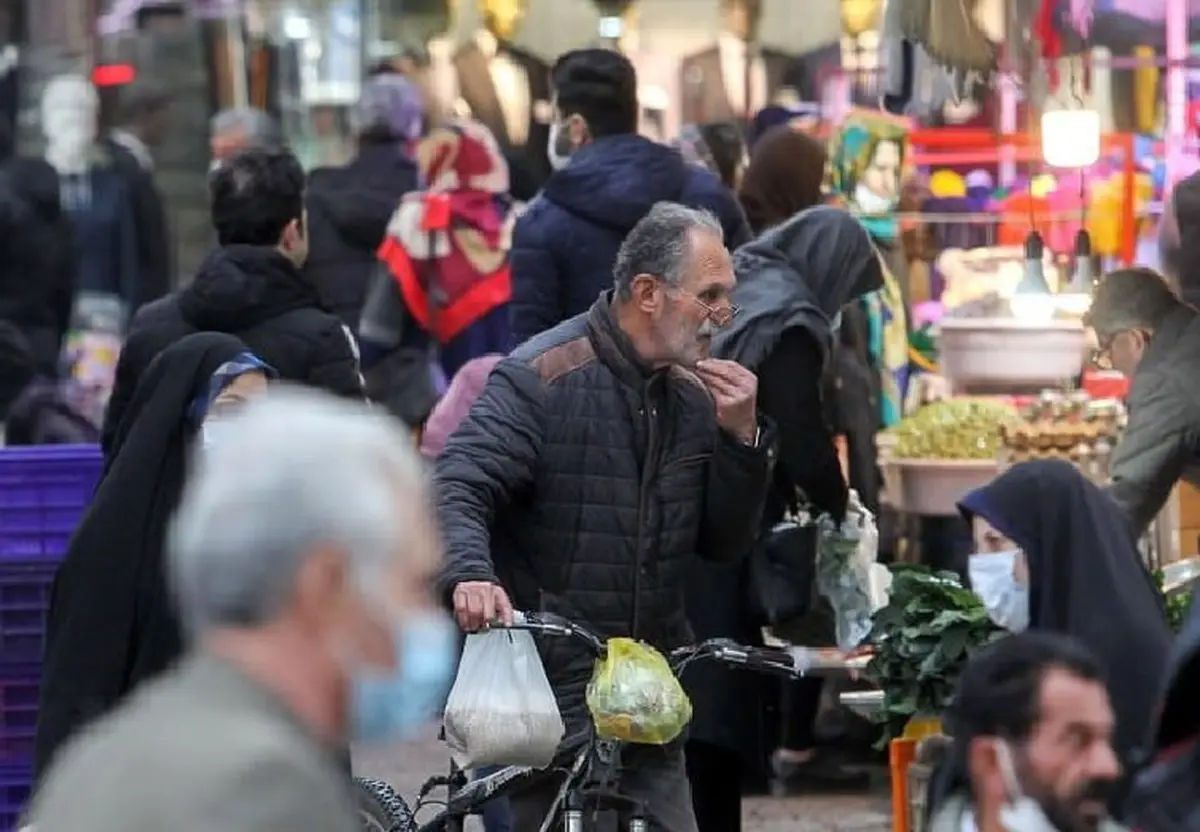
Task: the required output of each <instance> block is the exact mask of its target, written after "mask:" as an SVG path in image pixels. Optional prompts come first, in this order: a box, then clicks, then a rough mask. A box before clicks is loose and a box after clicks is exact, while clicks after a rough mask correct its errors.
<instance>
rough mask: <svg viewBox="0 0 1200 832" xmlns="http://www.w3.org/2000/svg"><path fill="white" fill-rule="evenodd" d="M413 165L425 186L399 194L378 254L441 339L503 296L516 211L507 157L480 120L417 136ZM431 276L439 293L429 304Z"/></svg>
mask: <svg viewBox="0 0 1200 832" xmlns="http://www.w3.org/2000/svg"><path fill="white" fill-rule="evenodd" d="M417 164H418V165H419V167H420V169H421V173H422V175H423V179H424V181H425V182H426V189H425V190H424V191H418V192H415V193H409V194H406V195H405V196H404V197H403V198H402V199H401V201H400V205H399V207H398V208H397V209H396V212H395V213H394V214H393V215H392V219H391V221H390V222H389V223H388V231H387V235H386V236H385V237H384V240H383V244H382V245H381V246H380V248H379V252H378V254H379V258H380V260H382V261H383V262H384V263H386V264H387V265H388V268H389V269H391V272H392V275H393V276H394V277H395V278H396V280H397V281H398V282H399V284H400V288H401V292H402V293H403V294H404V299H405V302H406V303H407V306H408V309H409V310H410V311H411V312H412V313H413V315H414V317H416V319H417V321H418V323H420V324H421V326H422V327H423V328H424V329H426V331H429V332H433V333H434V334H435V335H437V337H438V339H439V340H440V341H441V342H442V343H445V342H447V341H449V340H450V339H452V338H454V337H455V336H456V335H457V334H459V333H460V332H461V331H462V330H463V329H465V328H466V327H467V326H469V325H470V324H471V323H473V322H474V321H475V320H478V319H479V318H480V317H482V316H483V315H485V314H487V313H488V312H490V311H491V310H492V309H494V308H496V307H497V306H499V305H501V304H503V303H507V302H508V298H509V295H510V293H511V289H510V285H509V277H508V274H509V273H508V250H509V248H510V246H511V243H512V225H513V223H514V222H515V220H516V212H514V211H513V210H512V208H513V202H512V200H511V199H510V198H509V196H508V186H509V185H508V183H509V180H508V164H507V163H506V162H505V160H504V155H503V154H502V153H501V152H500V146H499V145H498V144H497V143H496V139H495V137H494V136H493V135H492V134H491V131H489V130H488V129H487V128H486V127H484V126H483V125H482V124H480V123H479V122H477V121H455V122H452V123H450V124H447V125H445V126H442V127H439V128H437V129H435V130H434V131H433V132H431V133H430V134H429V135H428V136H427V137H426V138H425V139H424V140H422V142H421V144H420V147H419V148H418V151H417ZM431 280H436V281H437V289H438V292H437V293H435V295H436V296H439V297H438V302H437V303H435V304H432V305H431V304H430V303H429V300H428V298H429V284H430V281H431Z"/></svg>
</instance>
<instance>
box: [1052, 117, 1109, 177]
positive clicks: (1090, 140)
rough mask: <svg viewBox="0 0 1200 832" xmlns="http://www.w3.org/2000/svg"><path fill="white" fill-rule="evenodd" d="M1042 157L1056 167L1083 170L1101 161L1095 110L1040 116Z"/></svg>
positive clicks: (1097, 120)
mask: <svg viewBox="0 0 1200 832" xmlns="http://www.w3.org/2000/svg"><path fill="white" fill-rule="evenodd" d="M1042 158H1043V159H1044V160H1045V162H1046V164H1048V165H1050V166H1051V167H1055V168H1086V167H1087V166H1088V165H1092V164H1095V163H1096V160H1097V159H1099V158H1100V114H1099V113H1097V112H1096V111H1095V110H1047V111H1046V112H1044V113H1042Z"/></svg>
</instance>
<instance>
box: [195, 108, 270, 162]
mask: <svg viewBox="0 0 1200 832" xmlns="http://www.w3.org/2000/svg"><path fill="white" fill-rule="evenodd" d="M208 142H209V147H210V149H211V151H212V162H213V166H214V167H215V166H216V165H219V164H220V163H221V162H223V161H225V160H226V159H228V158H229V157H230V156H233V155H234V154H235V153H240V152H241V151H243V150H279V149H280V148H282V147H283V144H284V142H283V133H282V131H281V130H280V128H279V122H277V121H276V120H275V119H274V118H273V117H272V116H271V115H270V114H268V113H265V112H263V111H262V110H260V109H258V108H257V107H238V108H235V109H230V110H222V111H221V112H219V113H217V114H216V115H215V116H213V117H212V121H210V122H209V139H208Z"/></svg>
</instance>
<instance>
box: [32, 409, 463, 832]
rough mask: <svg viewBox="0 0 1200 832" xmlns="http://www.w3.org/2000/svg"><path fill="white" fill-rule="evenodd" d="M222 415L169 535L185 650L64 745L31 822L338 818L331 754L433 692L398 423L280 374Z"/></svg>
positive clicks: (422, 560) (426, 606) (386, 729)
mask: <svg viewBox="0 0 1200 832" xmlns="http://www.w3.org/2000/svg"><path fill="white" fill-rule="evenodd" d="M229 419H230V423H229V425H228V427H227V429H225V430H223V431H222V433H221V436H220V441H219V442H217V443H215V444H213V445H212V446H208V445H206V446H205V447H204V448H203V450H202V451H200V453H202V454H203V456H202V458H201V460H200V463H199V466H198V472H197V474H196V476H195V478H194V479H193V481H192V482H191V483H189V485H188V487H187V490H186V491H185V493H184V497H183V500H182V503H181V505H180V508H179V512H178V514H177V516H176V518H175V521H174V525H173V528H172V531H171V536H170V545H169V564H168V571H169V576H170V581H171V583H172V584H173V586H174V588H175V590H176V593H177V597H178V601H179V607H180V617H181V619H182V621H183V622H184V624H185V626H186V627H187V629H188V630H189V632H190V634H191V635H192V637H193V639H194V645H193V649H192V652H191V655H190V657H188V658H185V659H184V660H183V661H182V662H181V664H180V665H179V667H178V668H177V669H175V670H174V671H172V672H170V673H168V674H166V675H165V676H163V677H162V678H161V679H160V680H158V681H155V682H152V683H150V684H148V685H147V686H146V687H145V688H144V689H143V690H142V691H141V692H140V693H137V694H135V695H134V696H133V697H131V698H130V699H129V700H128V701H127V702H126V704H124V705H123V706H122V707H120V708H119V709H118V710H116V711H114V712H113V713H112V714H111V715H110V716H107V717H104V718H103V719H101V720H99V721H98V722H96V723H95V724H94V725H93V726H92V727H91V728H89V729H88V730H86V731H84V732H82V734H81V735H80V736H79V737H78V738H77V739H76V740H74V741H73V742H71V743H70V744H68V745H67V747H66V748H65V749H64V750H63V751H62V752H61V754H60V755H59V756H58V758H57V760H56V763H55V764H54V765H53V766H52V767H51V769H50V772H49V774H48V775H47V777H46V779H45V781H44V784H43V786H42V787H41V788H40V790H39V792H38V794H37V796H36V798H35V801H34V805H33V809H32V813H31V816H30V819H31V822H32V824H33V826H34V827H35V828H36V829H37V830H39V832H57V830H62V832H66V831H67V830H72V831H73V830H77V829H80V828H87V829H90V830H93V832H161V830H163V829H165V828H170V829H172V830H176V831H177V832H179V831H180V830H196V832H200V831H201V830H204V832H210V831H211V830H216V829H220V830H223V832H249V831H250V830H284V829H287V830H298V831H299V832H304V830H311V832H339V831H340V832H354V830H356V829H358V828H359V827H358V820H357V813H356V810H355V803H354V799H353V796H352V794H351V792H350V785H349V781H348V779H347V778H346V775H345V771H344V770H342V769H341V768H340V767H339V760H338V753H339V749H341V748H343V747H344V746H345V744H346V743H348V742H351V741H356V742H364V743H369V742H376V743H379V742H386V741H388V740H391V739H396V738H400V737H403V736H404V735H405V734H406V733H407V732H408V731H410V730H412V729H414V728H417V727H420V726H422V725H424V724H425V722H426V721H427V720H428V719H430V718H431V717H432V716H433V711H434V710H435V709H436V708H438V707H439V706H440V704H441V701H442V698H443V696H444V694H445V689H446V687H447V685H448V682H449V680H450V676H451V674H452V672H453V666H454V665H453V663H454V652H455V638H456V637H455V634H454V628H453V625H452V624H451V623H450V622H449V619H448V618H446V617H445V615H444V614H443V613H441V612H440V611H437V610H436V609H435V608H434V607H433V605H432V603H431V598H430V596H429V595H428V593H427V589H426V588H427V582H428V579H429V577H430V574H431V571H432V570H433V569H434V567H435V565H436V561H437V559H438V545H437V538H436V533H435V531H434V526H433V519H432V515H431V513H430V512H429V511H428V509H427V495H426V494H425V491H424V487H423V485H422V483H423V474H422V468H421V463H420V462H419V458H418V456H417V454H416V452H415V451H414V450H413V449H412V446H411V443H410V442H409V441H408V437H407V436H406V435H405V434H404V431H403V429H402V428H400V427H398V426H397V425H396V424H395V423H393V422H392V421H391V420H390V419H389V418H388V417H387V416H383V415H373V414H370V413H368V412H367V411H366V410H364V409H363V408H362V407H361V406H357V405H353V404H350V403H344V402H338V401H335V400H333V399H330V398H328V397H326V396H324V395H320V394H316V393H306V392H301V391H298V390H297V391H291V390H287V389H283V390H272V393H271V395H270V396H269V397H268V398H266V399H264V400H262V401H259V402H255V403H251V404H248V405H246V408H245V410H244V411H243V412H242V413H239V414H237V415H234V416H231V417H229ZM248 463H249V464H248Z"/></svg>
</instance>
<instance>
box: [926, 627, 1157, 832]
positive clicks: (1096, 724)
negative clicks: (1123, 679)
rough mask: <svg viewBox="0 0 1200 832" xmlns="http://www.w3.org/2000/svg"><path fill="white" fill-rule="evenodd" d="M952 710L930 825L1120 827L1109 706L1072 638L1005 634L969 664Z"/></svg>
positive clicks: (1085, 830) (1049, 830) (963, 831)
mask: <svg viewBox="0 0 1200 832" xmlns="http://www.w3.org/2000/svg"><path fill="white" fill-rule="evenodd" d="M1155 681H1156V680H1154V681H1148V684H1154V683H1155ZM949 717H950V718H949V725H948V727H949V728H950V730H951V733H952V734H953V736H954V742H955V745H954V750H953V751H952V752H951V753H952V757H951V759H950V760H949V761H948V765H947V766H946V767H945V768H944V769H943V770H941V771H940V772H939V777H938V781H939V782H938V783H936V784H935V788H934V792H935V794H934V800H933V801H932V803H931V807H930V808H931V810H932V811H933V812H934V816H933V821H932V823H931V825H930V830H931V832H1002V831H1003V830H1008V832H1053V830H1058V831H1059V832H1119V830H1120V829H1121V827H1119V826H1118V825H1117V824H1116V823H1114V822H1113V821H1112V820H1110V819H1109V817H1108V809H1107V803H1108V801H1109V799H1110V798H1111V796H1112V794H1113V793H1114V792H1115V790H1116V785H1117V782H1118V778H1119V777H1120V774H1121V767H1120V764H1119V763H1118V762H1117V756H1116V752H1115V751H1113V746H1112V733H1113V726H1114V718H1113V711H1112V706H1111V705H1110V704H1109V700H1108V690H1107V688H1106V686H1105V681H1104V678H1103V673H1102V671H1101V668H1100V665H1099V664H1098V663H1097V661H1096V659H1095V658H1094V657H1093V656H1092V655H1091V653H1089V652H1088V651H1087V650H1086V649H1084V647H1083V646H1082V645H1080V644H1079V643H1078V642H1076V641H1074V640H1073V639H1070V638H1067V637H1065V636H1060V635H1055V634H1051V633H1046V632H1025V633H1018V634H1016V635H1012V636H1007V637H1005V638H1004V639H1002V640H1000V641H999V642H997V643H996V644H995V645H993V646H992V647H989V648H988V649H987V650H986V651H984V652H983V653H981V654H980V655H979V656H978V657H976V658H975V659H973V660H972V661H971V663H970V664H968V665H967V668H966V670H964V671H963V674H962V677H961V678H960V679H959V686H958V692H957V695H956V696H955V699H954V705H953V706H952V708H951V713H950V715H949ZM939 786H940V788H939Z"/></svg>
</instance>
